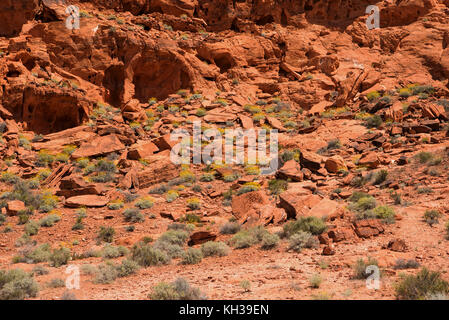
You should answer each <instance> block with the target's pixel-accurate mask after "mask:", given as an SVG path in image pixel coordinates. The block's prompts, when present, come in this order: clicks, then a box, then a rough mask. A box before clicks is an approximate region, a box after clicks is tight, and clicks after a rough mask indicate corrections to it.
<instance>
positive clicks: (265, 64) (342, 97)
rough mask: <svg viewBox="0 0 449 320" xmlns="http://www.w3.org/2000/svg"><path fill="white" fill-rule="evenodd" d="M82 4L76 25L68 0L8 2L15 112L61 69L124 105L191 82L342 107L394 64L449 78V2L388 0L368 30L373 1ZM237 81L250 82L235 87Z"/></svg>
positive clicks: (10, 92)
mask: <svg viewBox="0 0 449 320" xmlns="http://www.w3.org/2000/svg"><path fill="white" fill-rule="evenodd" d="M75 4H78V5H79V6H80V7H81V9H82V10H83V11H82V12H81V29H80V30H75V31H73V32H71V31H70V30H68V29H66V28H65V20H66V19H67V14H66V13H65V8H66V5H67V3H65V1H63V0H51V1H50V0H46V1H25V0H21V1H6V2H2V4H1V6H2V7H0V14H1V15H2V16H4V17H5V18H4V19H5V20H6V21H8V23H6V24H2V28H3V29H0V34H2V35H3V36H7V37H8V38H4V39H3V41H2V43H3V44H2V48H3V52H4V53H3V59H2V60H6V61H7V63H6V64H7V68H6V69H5V70H6V74H5V77H4V79H3V81H4V82H5V89H4V94H3V96H2V105H3V107H4V108H6V109H8V110H9V111H10V112H12V113H13V114H14V115H20V116H23V115H27V114H33V112H31V113H30V112H25V111H24V110H23V108H24V106H25V105H24V101H26V99H24V98H23V92H25V90H24V89H25V88H28V87H29V86H32V85H35V84H33V83H34V82H36V80H37V79H42V80H45V81H48V80H50V79H51V78H53V77H55V78H57V79H58V80H57V81H67V82H69V83H73V84H75V86H76V87H77V90H81V91H84V94H82V95H83V96H84V99H86V100H89V99H90V101H91V102H90V104H91V105H93V104H94V101H97V100H104V101H105V102H107V103H110V104H111V105H114V106H121V105H124V104H126V103H127V102H128V101H130V100H131V99H137V100H139V101H140V102H141V103H145V102H146V101H148V99H150V98H152V97H155V98H158V99H165V98H167V97H168V96H169V95H170V94H173V93H176V92H177V91H178V90H180V89H189V90H191V91H202V92H210V93H212V92H215V91H217V90H223V91H228V90H236V91H239V90H242V92H248V90H249V92H250V95H252V96H254V94H253V93H252V92H253V91H254V90H262V91H263V92H266V93H270V94H274V93H279V94H281V95H285V96H286V97H288V99H289V100H290V101H291V102H292V103H294V104H295V105H296V106H297V107H301V108H303V109H309V108H311V107H312V106H313V105H314V104H317V103H318V102H320V101H322V100H323V99H325V100H327V101H329V102H332V103H334V102H335V103H336V104H337V105H338V106H342V105H344V104H345V103H347V102H348V100H349V99H351V98H352V97H354V96H355V95H356V94H357V93H358V92H362V91H364V90H367V89H369V87H370V86H373V85H375V84H376V83H377V84H379V85H382V82H388V83H389V82H391V81H392V80H393V79H392V77H391V76H390V75H391V74H395V75H403V78H404V79H398V78H397V77H396V79H394V82H396V83H399V82H400V81H406V82H410V81H412V79H408V80H405V78H407V77H409V76H410V77H412V78H420V79H422V80H424V81H434V80H441V81H440V82H439V85H438V86H439V87H442V88H445V86H444V79H443V77H445V75H447V73H448V71H447V62H446V60H447V59H446V58H445V56H446V50H445V46H446V44H445V39H446V34H447V31H446V28H445V26H444V24H445V22H446V21H447V15H446V11H447V10H448V9H447V8H446V6H445V5H444V4H442V3H438V2H437V1H435V0H422V1H384V2H380V3H378V5H379V7H380V15H381V19H380V22H381V29H379V30H368V29H367V28H366V25H365V20H366V18H367V14H365V10H366V7H367V5H369V2H368V1H362V0H360V1H355V0H341V1H311V0H308V1H306V0H304V1H225V0H220V1H174V0H165V1H164V0H159V1H149V0H141V1H130V0H129V1H128V0H126V1H125V0H115V1H105V0H94V1H80V2H75ZM95 8H100V9H101V8H104V9H102V10H103V11H101V13H100V11H98V10H97V11H95V10H96V9H95ZM86 10H94V11H90V12H91V13H87V11H86ZM104 10H106V11H104ZM107 10H109V11H107ZM432 10H433V12H434V13H433V14H432V13H430V14H429V12H430V11H432ZM11 12H13V14H10V13H11ZM424 15H427V16H426V18H425V19H423V18H422V17H423V16H424ZM33 19H35V20H33ZM25 24H27V27H26V28H25V29H26V30H25V31H24V32H23V33H22V34H20V35H19V33H20V31H21V30H22V26H23V25H25ZM16 36H18V37H16ZM424 39H432V41H430V42H429V41H427V42H429V44H428V46H430V47H427V46H424V45H417V44H423V43H424V42H425V40H424ZM402 61H407V63H402ZM359 66H363V68H360V67H359ZM313 73H314V76H313V79H311V81H304V79H306V78H307V77H310V74H313ZM36 75H37V77H36ZM237 81H238V82H239V83H241V84H242V85H241V86H237V87H235V88H234V86H233V85H232V83H233V82H234V83H236V82H237ZM354 85H356V87H355V86H354ZM41 90H45V89H42V88H41ZM81 91H80V92H81ZM333 92H336V93H335V94H334V93H333ZM337 94H338V98H336V101H331V98H330V97H331V96H337ZM245 95H246V94H245ZM73 101H74V100H73ZM20 104H22V105H20ZM88 104H89V103H88ZM64 105H66V104H65V103H64ZM69 105H70V106H71V107H73V108H75V109H77V110H78V109H79V108H80V107H79V105H80V103H75V104H73V105H72V104H70V103H69V104H68V106H69ZM39 108H40V107H38V109H39ZM87 109H88V107H87ZM87 109H86V110H87ZM83 110H84V109H83ZM75 113H76V114H77V115H78V114H81V113H77V112H75ZM77 117H78V116H77ZM78 118H79V117H78ZM34 121H36V120H34ZM79 121H80V120H79V119H74V121H69V123H73V124H75V123H79ZM44 122H45V123H47V122H48V121H46V120H45V121H44ZM49 123H52V121H49ZM33 126H34V125H33Z"/></svg>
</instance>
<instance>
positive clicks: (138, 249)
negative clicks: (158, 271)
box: [131, 243, 170, 267]
mask: <svg viewBox="0 0 449 320" xmlns="http://www.w3.org/2000/svg"><path fill="white" fill-rule="evenodd" d="M131 260H133V261H135V262H136V263H137V264H139V265H140V266H142V267H148V266H157V265H164V264H168V263H170V257H169V256H168V255H167V254H166V253H165V252H163V251H161V250H158V249H155V248H153V247H151V246H150V245H148V244H145V243H138V244H135V245H134V246H133V248H132V250H131Z"/></svg>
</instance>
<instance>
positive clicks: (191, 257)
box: [181, 248, 203, 264]
mask: <svg viewBox="0 0 449 320" xmlns="http://www.w3.org/2000/svg"><path fill="white" fill-rule="evenodd" d="M201 260H203V252H202V251H201V249H197V248H189V249H187V250H186V251H185V252H184V254H183V255H182V260H181V263H182V264H197V263H200V262H201Z"/></svg>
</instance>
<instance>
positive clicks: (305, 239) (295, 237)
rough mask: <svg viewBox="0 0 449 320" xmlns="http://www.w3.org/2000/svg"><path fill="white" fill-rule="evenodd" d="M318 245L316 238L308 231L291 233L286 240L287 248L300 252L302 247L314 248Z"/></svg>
mask: <svg viewBox="0 0 449 320" xmlns="http://www.w3.org/2000/svg"><path fill="white" fill-rule="evenodd" d="M318 245H319V242H318V240H317V239H316V238H315V237H314V236H313V235H312V234H311V233H310V232H306V231H301V230H299V231H297V232H295V233H294V234H292V235H291V236H290V238H289V240H288V249H289V250H293V251H295V252H301V250H302V249H303V248H316V247H318Z"/></svg>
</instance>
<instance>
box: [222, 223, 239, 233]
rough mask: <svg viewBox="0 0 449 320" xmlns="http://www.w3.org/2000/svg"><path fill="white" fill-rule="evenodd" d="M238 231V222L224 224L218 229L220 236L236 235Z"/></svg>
mask: <svg viewBox="0 0 449 320" xmlns="http://www.w3.org/2000/svg"><path fill="white" fill-rule="evenodd" d="M239 231H240V224H239V223H238V222H226V223H225V224H224V225H222V226H221V227H220V233H221V234H236V233H237V232H239Z"/></svg>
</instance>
